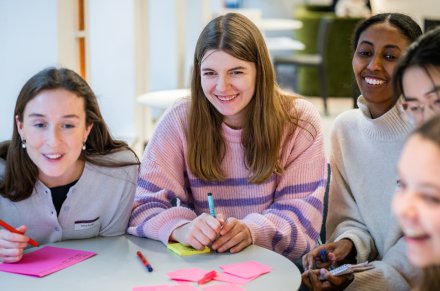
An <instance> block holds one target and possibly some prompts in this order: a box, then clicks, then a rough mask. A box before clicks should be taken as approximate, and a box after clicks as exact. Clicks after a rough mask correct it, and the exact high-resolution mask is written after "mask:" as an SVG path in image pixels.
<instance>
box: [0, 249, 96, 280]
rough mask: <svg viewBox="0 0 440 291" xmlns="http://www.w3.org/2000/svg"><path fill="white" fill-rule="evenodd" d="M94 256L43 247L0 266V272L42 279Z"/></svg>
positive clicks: (90, 253) (81, 252) (69, 250)
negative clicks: (13, 261)
mask: <svg viewBox="0 0 440 291" xmlns="http://www.w3.org/2000/svg"><path fill="white" fill-rule="evenodd" d="M94 255H96V253H94V252H88V251H80V250H74V249H66V248H59V247H52V246H45V247H42V248H40V249H38V250H36V251H33V252H31V253H27V254H25V255H24V256H23V258H22V259H21V260H20V261H19V262H17V263H12V264H6V263H3V264H0V271H3V272H10V273H17V274H23V275H29V276H36V277H44V276H46V275H49V274H51V273H54V272H56V271H59V270H62V269H64V268H67V267H69V266H72V265H74V264H77V263H79V262H81V261H83V260H85V259H88V258H90V257H92V256H94Z"/></svg>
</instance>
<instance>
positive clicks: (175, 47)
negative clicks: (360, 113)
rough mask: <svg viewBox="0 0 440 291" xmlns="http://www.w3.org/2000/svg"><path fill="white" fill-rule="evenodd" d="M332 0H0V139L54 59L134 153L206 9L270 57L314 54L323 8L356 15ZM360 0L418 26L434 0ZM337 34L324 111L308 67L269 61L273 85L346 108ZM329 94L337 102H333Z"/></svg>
mask: <svg viewBox="0 0 440 291" xmlns="http://www.w3.org/2000/svg"><path fill="white" fill-rule="evenodd" d="M340 1H344V0H340ZM335 2H336V1H327V0H308V1H303V0H241V1H229V0H228V1H226V0H160V1H159V0H34V1H29V0H0V42H1V45H0V84H1V92H0V101H1V105H0V141H3V140H6V139H10V137H11V133H12V126H13V116H12V115H13V110H14V106H15V100H16V98H17V96H18V93H19V90H20V89H21V87H22V86H23V85H24V83H25V82H26V81H27V80H28V79H29V78H30V77H31V76H32V75H34V74H35V73H37V72H38V71H40V70H41V69H43V68H45V67H48V66H64V67H68V68H70V69H73V70H75V71H77V72H78V73H80V74H81V75H82V76H83V77H84V78H85V79H86V80H87V81H88V82H89V84H90V85H91V87H92V89H93V90H94V92H95V93H96V94H97V96H98V99H99V102H100V106H101V110H102V113H103V115H104V118H105V120H106V121H107V123H108V125H109V127H110V130H111V132H112V134H113V135H114V136H115V137H117V138H120V139H123V140H125V141H127V142H128V143H129V144H130V145H132V146H133V147H134V148H135V149H136V150H137V152H138V153H141V152H142V150H143V147H144V145H145V142H146V141H147V140H148V137H149V136H150V135H151V132H152V130H153V127H154V121H155V120H156V119H157V118H158V117H159V115H160V114H161V112H162V111H163V110H164V108H166V107H167V106H169V105H170V104H172V100H173V98H176V97H178V96H179V94H180V95H181V94H185V92H187V91H185V90H187V88H188V87H189V80H190V74H191V69H192V67H191V65H192V57H193V52H194V47H195V43H196V40H197V37H198V35H199V33H200V32H201V30H202V28H203V27H204V26H205V25H206V24H207V23H208V21H209V20H211V19H212V18H213V17H214V16H216V15H219V14H221V13H225V12H227V11H228V10H225V9H238V10H237V11H241V12H243V14H245V15H247V16H248V17H249V18H251V19H252V20H253V21H255V22H256V24H257V25H258V26H259V27H260V29H261V30H262V32H263V34H264V35H265V37H266V39H267V44H268V47H269V51H270V53H271V55H272V57H273V58H274V59H276V58H277V57H283V56H290V55H295V54H302V53H315V52H314V51H315V50H316V48H315V47H316V45H317V42H319V39H317V36H318V30H319V23H320V19H321V18H323V17H324V16H325V17H328V16H329V15H331V17H335V18H336V19H338V17H341V18H343V17H345V18H356V17H361V16H360V15H356V12H354V15H348V14H350V13H347V15H335ZM369 2H370V7H371V10H372V13H377V12H391V11H392V12H402V13H405V14H408V15H410V16H412V17H414V18H415V19H416V20H417V21H418V22H419V23H420V24H421V25H424V23H425V22H426V20H430V21H434V22H435V21H437V20H439V19H440V1H438V0H418V1H413V0H376V1H369ZM334 23H336V22H334ZM350 25H351V26H346V27H347V28H346V29H345V30H347V31H348V34H351V30H352V26H353V23H352V24H350ZM341 31H342V30H341V28H337V29H334V31H333V33H334V36H332V37H331V39H332V41H333V43H332V46H333V48H335V42H334V41H335V39H336V38H338V37H337V36H338V35H339V36H341V35H342V32H341ZM339 38H341V37H339ZM339 42H340V43H339V44H338V45H336V48H337V51H344V50H343V49H342V48H344V49H346V50H345V52H344V53H341V54H340V55H339V56H338V58H339V59H340V61H338V62H345V63H346V64H345V65H344V66H345V70H346V72H347V71H348V73H343V72H339V71H338V72H336V71H332V72H331V74H329V75H333V76H334V77H335V80H338V79H341V78H343V77H344V78H345V79H346V80H348V81H344V82H341V84H340V85H338V84H337V86H336V87H332V86H333V85H331V84H333V83H338V82H337V81H334V80H333V79H331V78H330V77H329V78H330V79H329V80H327V83H328V85H329V88H328V94H329V96H330V101H331V102H330V104H329V114H328V115H325V114H324V113H325V112H324V111H323V108H322V106H321V100H320V99H319V98H318V99H316V97H319V95H320V94H321V93H320V91H319V85H318V83H316V84H314V83H313V82H317V80H316V79H317V78H316V77H314V75H313V74H316V72H309V75H307V74H308V73H307V72H304V75H302V76H299V74H300V72H299V71H298V70H297V69H296V68H292V67H289V66H288V65H286V66H284V67H283V66H281V67H279V69H277V72H278V78H279V81H280V83H281V84H282V85H283V87H285V88H286V90H295V91H298V92H299V93H301V94H303V95H306V96H310V97H314V98H315V99H313V98H311V100H314V102H315V103H316V104H317V106H318V107H319V108H320V110H321V112H322V113H323V118H325V116H327V118H333V117H334V116H335V115H336V114H338V113H339V112H340V111H342V110H346V109H348V108H351V107H352V105H353V101H352V99H353V96H355V95H356V94H357V93H355V92H354V90H355V88H353V87H352V83H350V80H351V75H350V72H351V67H350V66H351V55H350V54H351V52H350V48H349V46H350V42H349V37H347V36H344V37H343V38H342V39H340V40H339ZM339 48H341V49H339ZM330 54H332V55H333V56H334V54H335V53H334V52H333V53H332V52H330ZM347 68H348V69H347ZM343 75H347V76H343ZM311 82H312V83H311ZM338 86H339V87H338ZM310 88H315V89H316V90H315V91H313V90H311V89H310ZM176 89H184V91H176ZM163 90H167V92H168V94H167V95H166V96H168V97H170V98H168V99H169V100H165V99H161V98H163V97H160V96H164V95H157V94H156V95H154V94H151V93H157V91H163ZM168 90H171V91H168ZM182 92H183V93H182ZM170 94H174V95H173V96H171V95H170ZM141 97H142V98H141ZM341 97H342V98H341ZM333 98H341V100H345V101H343V102H342V103H338V102H339V101H338V100H333ZM332 100H333V101H332ZM156 101H163V102H162V103H161V102H156ZM338 104H342V105H341V106H342V107H341V106H340V107H338V106H339V105H338Z"/></svg>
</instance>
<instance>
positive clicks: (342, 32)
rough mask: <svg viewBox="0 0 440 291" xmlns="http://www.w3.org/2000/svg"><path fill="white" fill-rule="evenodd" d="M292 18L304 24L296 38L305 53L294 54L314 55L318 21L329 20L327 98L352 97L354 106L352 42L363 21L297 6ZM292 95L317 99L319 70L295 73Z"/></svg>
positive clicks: (304, 69) (317, 7)
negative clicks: (330, 20)
mask: <svg viewBox="0 0 440 291" xmlns="http://www.w3.org/2000/svg"><path fill="white" fill-rule="evenodd" d="M294 18H295V19H297V20H300V21H301V22H302V23H303V26H302V28H301V29H298V30H296V31H295V38H296V39H297V40H299V41H301V42H302V43H304V45H305V50H303V51H299V52H297V54H314V53H316V52H317V48H318V44H319V41H318V33H319V26H320V23H321V19H323V18H332V19H333V21H332V24H331V27H330V28H329V31H328V39H329V45H327V46H326V48H325V52H324V55H325V56H327V57H326V58H325V64H324V66H325V75H326V82H327V90H328V92H327V94H328V96H330V97H353V100H354V102H353V104H354V106H355V105H356V101H355V100H356V98H357V95H356V96H355V94H356V93H354V92H355V91H356V90H357V86H356V83H355V81H354V76H353V69H352V65H351V59H352V54H353V52H352V48H351V38H352V34H353V32H354V29H355V27H356V25H357V24H358V23H359V21H360V20H362V18H348V17H337V16H336V15H335V14H334V12H332V11H331V7H330V6H323V5H300V6H297V7H296V8H295V10H294ZM293 87H294V89H295V91H296V92H297V93H299V94H301V95H303V96H320V94H321V89H320V77H319V69H318V68H316V67H315V68H312V67H300V68H298V70H297V76H296V86H293Z"/></svg>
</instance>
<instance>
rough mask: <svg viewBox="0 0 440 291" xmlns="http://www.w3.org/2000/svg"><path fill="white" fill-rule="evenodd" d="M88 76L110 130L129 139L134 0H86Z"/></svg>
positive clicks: (131, 134) (133, 90) (132, 124)
mask: <svg viewBox="0 0 440 291" xmlns="http://www.w3.org/2000/svg"><path fill="white" fill-rule="evenodd" d="M86 3H87V4H88V6H87V13H88V19H89V22H88V23H87V27H88V35H87V45H88V47H87V49H88V58H89V66H88V80H89V83H90V86H91V87H92V89H93V90H94V92H95V94H96V95H97V97H98V100H99V105H100V108H101V111H102V114H103V116H104V119H105V120H106V122H107V124H108V126H109V128H110V132H111V133H112V135H113V136H114V137H116V138H120V139H123V140H126V141H128V142H129V143H132V142H133V141H134V139H135V138H136V124H135V120H136V117H135V114H134V112H135V97H136V79H135V64H134V62H135V59H134V56H135V40H134V34H135V30H134V24H135V14H134V1H126V0H93V1H87V2H86Z"/></svg>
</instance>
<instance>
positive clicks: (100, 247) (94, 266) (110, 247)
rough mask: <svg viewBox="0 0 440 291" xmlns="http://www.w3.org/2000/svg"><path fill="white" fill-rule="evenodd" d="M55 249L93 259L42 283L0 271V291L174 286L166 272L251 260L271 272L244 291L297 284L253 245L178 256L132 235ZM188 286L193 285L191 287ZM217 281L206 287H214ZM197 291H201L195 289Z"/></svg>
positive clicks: (282, 264)
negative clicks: (149, 269)
mask: <svg viewBox="0 0 440 291" xmlns="http://www.w3.org/2000/svg"><path fill="white" fill-rule="evenodd" d="M50 245H53V246H58V247H65V248H73V249H81V250H87V251H94V252H96V253H97V255H96V256H94V257H91V258H90V259H87V260H85V261H83V262H80V263H78V264H76V265H73V266H71V267H68V268H66V269H63V270H61V271H58V272H56V273H53V274H50V275H48V276H46V277H43V278H34V277H29V276H24V275H18V274H11V273H4V272H0V287H1V288H0V289H1V290H4V291H23V290H29V291H31V290H32V291H33V290H35V291H40V290H41V291H97V290H105V291H113V290H115V291H116V290H117V291H131V290H132V288H133V287H136V286H147V285H148V286H151V285H160V284H168V285H175V284H176V283H175V282H173V281H172V280H170V279H169V278H168V276H167V275H166V273H167V272H171V271H176V270H178V269H186V268H201V269H206V270H212V269H215V270H217V271H218V272H220V271H221V269H220V268H219V266H220V265H223V264H230V263H238V262H245V261H249V260H255V261H258V262H260V263H263V264H266V265H269V266H271V267H272V271H271V272H270V273H268V274H265V275H263V276H261V277H259V278H257V279H255V280H253V281H251V282H249V283H247V284H245V285H243V287H244V288H245V289H246V290H250V291H267V290H274V291H275V290H276V291H292V290H297V289H298V288H299V286H300V283H301V274H300V273H299V270H298V268H297V267H296V266H295V265H294V264H293V263H292V262H291V261H289V260H288V259H287V258H285V257H283V256H281V255H279V254H277V253H275V252H272V251H270V250H267V249H264V248H262V247H258V246H250V247H248V248H246V249H245V250H243V251H242V252H240V253H237V254H229V253H228V254H218V253H209V254H203V255H196V256H189V257H180V256H178V255H176V254H174V253H172V252H171V251H169V250H168V249H167V248H166V247H165V246H164V245H163V244H162V243H160V242H158V241H153V240H150V239H145V238H138V237H134V236H129V235H127V236H119V237H112V238H94V239H87V240H73V241H64V242H59V243H54V244H50ZM138 250H141V251H142V252H143V254H144V255H145V256H146V258H147V259H148V260H149V262H150V263H151V265H152V266H153V268H154V271H153V272H152V273H148V272H147V271H146V269H145V267H144V266H143V265H142V264H141V262H140V260H139V258H138V257H137V256H136V252H137V251H138ZM193 284H194V285H197V284H195V283H193ZM216 284H220V282H214V281H212V282H209V283H207V285H216ZM200 290H201V289H200Z"/></svg>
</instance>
